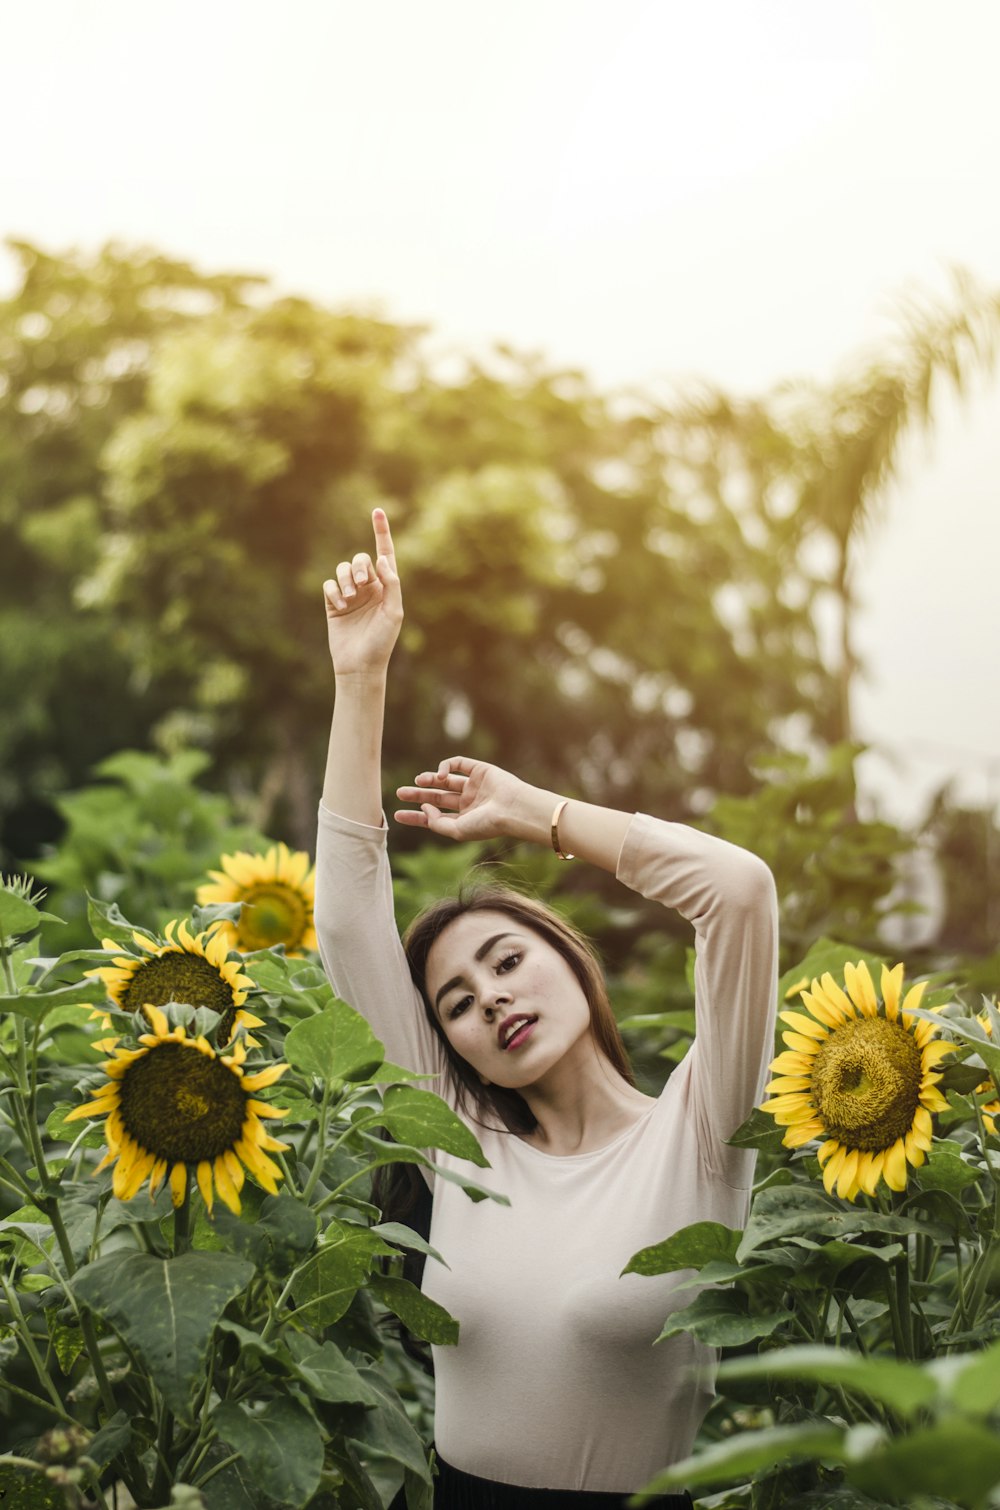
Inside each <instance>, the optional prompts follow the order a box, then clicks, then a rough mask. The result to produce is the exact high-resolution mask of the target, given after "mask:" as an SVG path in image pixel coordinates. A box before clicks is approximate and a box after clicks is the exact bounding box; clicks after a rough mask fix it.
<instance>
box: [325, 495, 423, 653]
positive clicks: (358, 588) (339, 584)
mask: <svg viewBox="0 0 1000 1510" xmlns="http://www.w3.org/2000/svg"><path fill="white" fill-rule="evenodd" d="M372 524H373V526H374V528H375V547H376V560H375V564H374V566H373V565H372V558H371V556H369V555H368V553H367V551H359V552H358V554H357V555H356V556H355V557H354V558H353V560H351V561H341V563H340V565H339V566H338V567H337V575H336V580H334V578H332V577H331V578H330V579H329V580H328V581H326V582H324V583H323V598H324V601H325V603H326V620H327V631H328V634H329V638H330V656H331V659H332V660H333V669H334V672H335V673H336V675H337V676H338V677H344V676H355V675H359V674H361V675H364V674H370V673H372V672H381V671H384V670H385V668H386V666H387V665H388V664H389V657H390V656H391V655H392V651H393V646H394V645H395V643H396V640H397V638H398V637H399V631H400V627H401V625H402V623H403V595H402V592H401V590H400V585H399V575H398V573H397V571H396V556H395V552H394V551H393V548H392V535H391V534H390V533H389V520H388V519H387V518H386V514H385V510H384V509H373V510H372Z"/></svg>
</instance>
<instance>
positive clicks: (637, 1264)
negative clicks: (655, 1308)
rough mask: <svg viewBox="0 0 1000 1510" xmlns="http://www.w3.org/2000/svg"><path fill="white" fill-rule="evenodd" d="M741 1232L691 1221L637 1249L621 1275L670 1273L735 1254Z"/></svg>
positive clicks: (715, 1223)
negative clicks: (660, 1238) (661, 1239)
mask: <svg viewBox="0 0 1000 1510" xmlns="http://www.w3.org/2000/svg"><path fill="white" fill-rule="evenodd" d="M742 1235H743V1234H742V1232H741V1231H740V1230H739V1229H738V1228H732V1227H724V1226H723V1225H722V1223H721V1222H692V1223H691V1225H690V1226H688V1227H682V1228H681V1229H680V1231H679V1232H675V1233H674V1234H673V1236H672V1237H668V1238H667V1239H666V1240H665V1241H664V1242H662V1243H654V1244H653V1245H652V1246H651V1247H649V1248H640V1250H639V1252H638V1253H634V1254H633V1255H632V1257H631V1258H630V1259H629V1261H628V1263H627V1264H626V1265H625V1267H624V1269H623V1270H622V1273H623V1274H671V1273H673V1271H674V1270H675V1269H700V1268H701V1267H702V1265H703V1264H707V1263H711V1262H712V1260H714V1259H732V1258H735V1257H736V1249H737V1248H738V1246H739V1241H740V1238H741V1237H742Z"/></svg>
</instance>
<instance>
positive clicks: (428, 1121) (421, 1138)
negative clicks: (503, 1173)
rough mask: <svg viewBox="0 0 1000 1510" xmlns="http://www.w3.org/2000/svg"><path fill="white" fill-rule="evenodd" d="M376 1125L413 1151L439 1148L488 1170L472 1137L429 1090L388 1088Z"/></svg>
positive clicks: (485, 1161) (407, 1086) (481, 1151)
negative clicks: (386, 1130) (381, 1126)
mask: <svg viewBox="0 0 1000 1510" xmlns="http://www.w3.org/2000/svg"><path fill="white" fill-rule="evenodd" d="M378 1122H381V1123H384V1125H385V1126H386V1127H387V1128H388V1129H389V1131H390V1133H391V1134H392V1136H393V1137H394V1138H395V1139H396V1140H397V1141H398V1142H399V1143H408V1144H410V1145H411V1146H412V1147H414V1148H440V1149H442V1150H443V1151H444V1152H445V1153H450V1154H454V1155H455V1157H456V1158H459V1159H469V1160H470V1161H471V1162H472V1163H473V1164H477V1165H478V1166H479V1168H480V1169H488V1168H489V1167H490V1166H489V1160H488V1159H487V1157H486V1155H485V1154H484V1153H483V1150H482V1149H481V1148H480V1146H479V1143H478V1142H477V1140H476V1137H475V1135H474V1134H473V1133H472V1132H470V1130H469V1128H467V1127H466V1125H465V1123H464V1122H462V1121H460V1119H459V1118H458V1117H457V1116H456V1115H455V1113H454V1112H453V1111H452V1109H451V1107H450V1106H449V1105H448V1104H447V1102H445V1101H442V1100H441V1097H440V1096H436V1095H435V1094H434V1092H433V1091H423V1090H416V1089H415V1088H414V1087H413V1086H409V1085H392V1086H390V1087H389V1089H388V1090H387V1091H386V1093H385V1098H384V1100H383V1103H382V1112H381V1114H380V1116H379V1117H378V1119H377V1122H376V1123H375V1125H377V1124H378Z"/></svg>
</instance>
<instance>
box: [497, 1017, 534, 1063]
mask: <svg viewBox="0 0 1000 1510" xmlns="http://www.w3.org/2000/svg"><path fill="white" fill-rule="evenodd" d="M536 1022H538V1018H529V1016H527V1015H526V1013H518V1015H517V1016H511V1018H505V1021H503V1022H502V1024H500V1033H498V1039H500V1048H502V1049H503V1052H505V1054H509V1052H511V1049H514V1048H520V1046H521V1043H526V1042H527V1039H529V1037H530V1034H532V1030H533V1027H535V1024H536ZM508 1034H509V1036H508Z"/></svg>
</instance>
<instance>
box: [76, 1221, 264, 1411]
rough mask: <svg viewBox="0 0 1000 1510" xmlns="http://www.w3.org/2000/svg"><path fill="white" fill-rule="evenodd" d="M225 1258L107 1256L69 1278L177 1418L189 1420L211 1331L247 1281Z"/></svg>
mask: <svg viewBox="0 0 1000 1510" xmlns="http://www.w3.org/2000/svg"><path fill="white" fill-rule="evenodd" d="M253 1273H254V1268H253V1264H251V1263H248V1262H247V1260H246V1259H244V1258H238V1257H235V1256H234V1255H233V1254H230V1253H184V1254H182V1255H181V1256H180V1257H179V1258H167V1259H163V1258H154V1257H153V1255H152V1254H150V1253H134V1252H130V1251H129V1252H122V1251H118V1252H115V1253H109V1254H108V1255H107V1257H106V1258H99V1259H97V1261H96V1262H95V1263H92V1264H88V1265H87V1266H86V1267H85V1268H83V1269H81V1270H80V1271H79V1272H78V1273H77V1274H76V1275H74V1277H73V1279H72V1281H71V1282H70V1283H71V1284H72V1288H73V1290H74V1291H75V1293H76V1295H77V1296H78V1298H79V1299H80V1300H82V1301H84V1303H85V1304H86V1305H88V1306H90V1307H91V1309H92V1310H94V1311H96V1312H97V1313H98V1315H100V1316H103V1317H104V1319H105V1320H106V1321H109V1322H110V1323H111V1325H112V1326H113V1327H114V1328H115V1330H116V1331H117V1332H119V1333H120V1334H121V1336H122V1337H123V1338H124V1339H125V1341H126V1342H127V1343H128V1344H129V1346H130V1347H134V1348H135V1350H136V1352H137V1353H138V1354H139V1355H140V1357H142V1359H143V1360H144V1362H145V1363H146V1365H147V1367H148V1368H149V1371H150V1373H151V1374H152V1376H153V1379H154V1380H155V1382H156V1384H157V1386H158V1387H159V1389H160V1392H161V1394H162V1395H163V1398H164V1399H165V1400H166V1402H167V1404H168V1405H169V1406H170V1408H171V1410H172V1411H173V1412H174V1414H175V1415H177V1416H179V1417H180V1418H181V1419H182V1420H184V1421H190V1419H191V1390H192V1387H193V1385H194V1382H195V1380H196V1379H197V1377H198V1375H199V1373H200V1371H201V1368H202V1365H203V1363H204V1361H205V1354H206V1352H207V1351H208V1343H209V1338H210V1337H211V1335H212V1328H213V1327H214V1326H215V1323H216V1322H217V1321H218V1319H219V1317H220V1316H221V1315H222V1312H223V1311H224V1309H225V1307H226V1306H227V1305H228V1304H229V1302H230V1301H231V1300H232V1299H233V1298H234V1296H236V1295H238V1294H239V1293H240V1291H241V1290H242V1289H243V1288H244V1286H245V1285H247V1284H248V1283H249V1282H250V1280H251V1279H252V1278H253Z"/></svg>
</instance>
